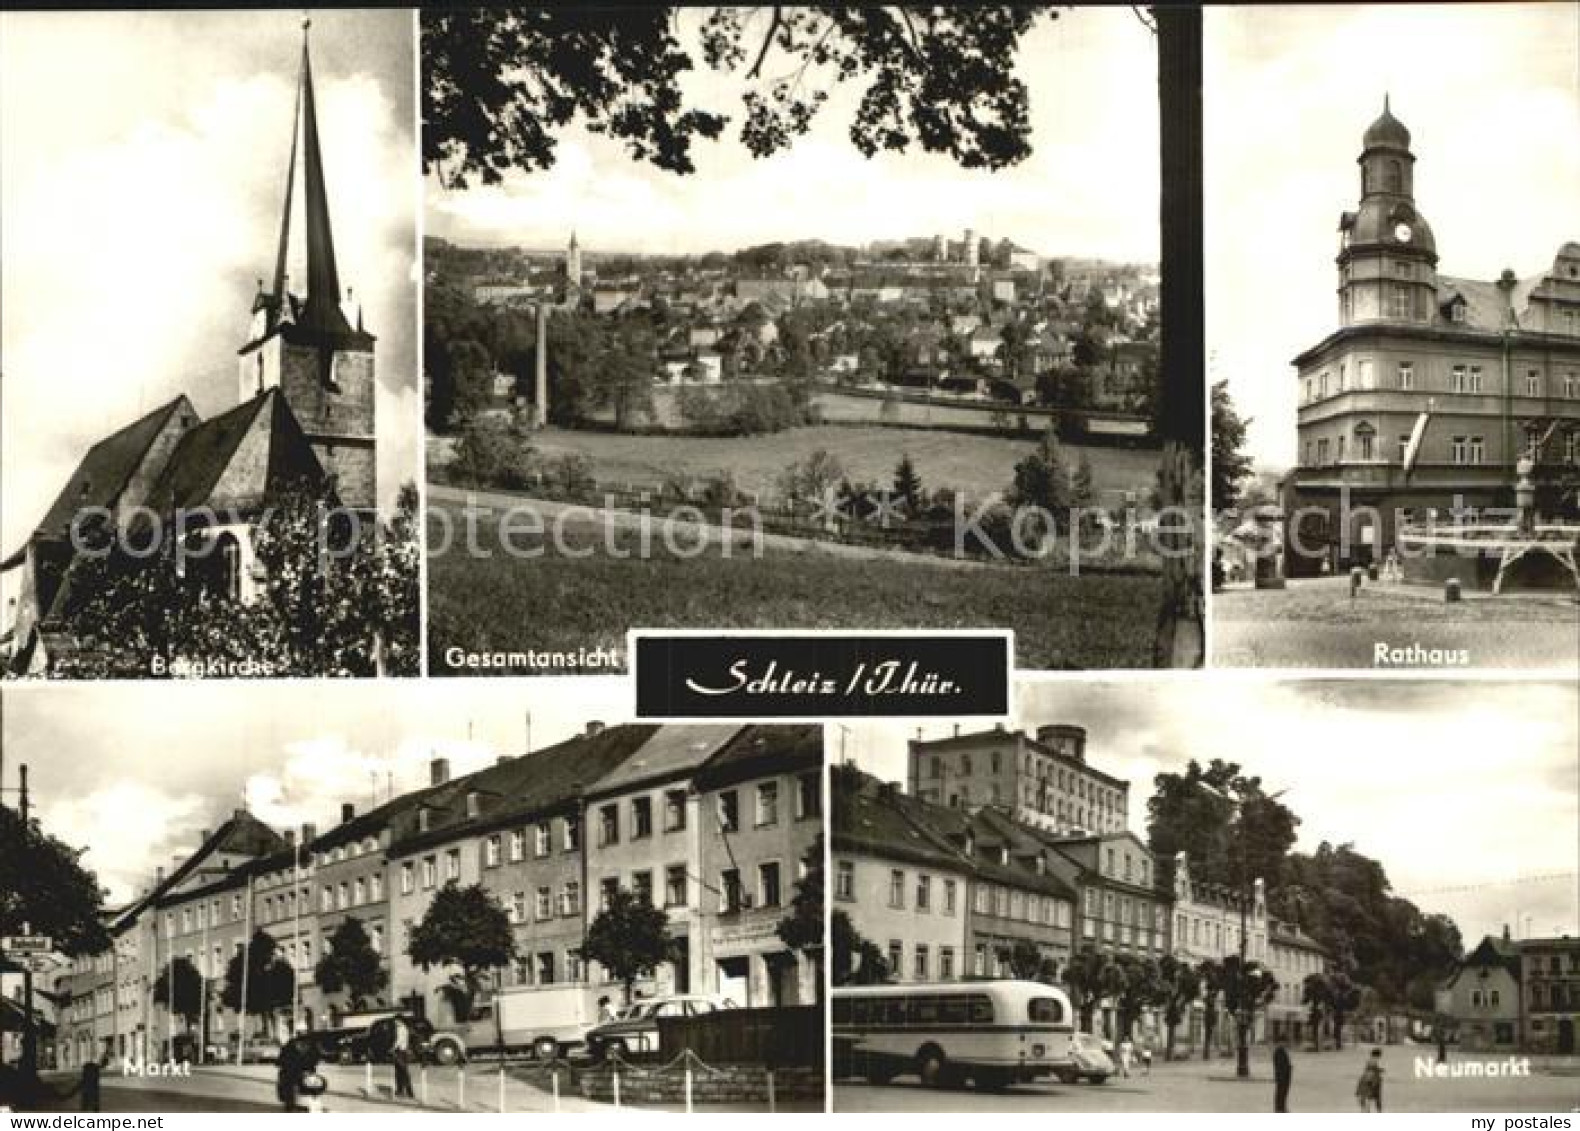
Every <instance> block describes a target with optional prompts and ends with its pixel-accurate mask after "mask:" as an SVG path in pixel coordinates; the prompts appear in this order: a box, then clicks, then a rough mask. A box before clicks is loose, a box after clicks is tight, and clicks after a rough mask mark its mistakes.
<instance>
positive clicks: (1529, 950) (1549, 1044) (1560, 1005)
mask: <svg viewBox="0 0 1580 1131" xmlns="http://www.w3.org/2000/svg"><path fill="white" fill-rule="evenodd" d="M1519 951H1520V983H1521V987H1522V989H1523V990H1524V1000H1525V1010H1524V1013H1525V1017H1524V1021H1525V1032H1524V1042H1525V1043H1524V1049H1525V1051H1526V1052H1539V1053H1558V1054H1559V1055H1561V1056H1570V1055H1572V1054H1573V1053H1574V1052H1575V1031H1576V1027H1577V1026H1580V939H1577V938H1571V937H1570V936H1568V935H1564V936H1562V937H1561V938H1550V939H1521V940H1520V944H1519Z"/></svg>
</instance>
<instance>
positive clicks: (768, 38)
mask: <svg viewBox="0 0 1580 1131" xmlns="http://www.w3.org/2000/svg"><path fill="white" fill-rule="evenodd" d="M780 22H781V19H780V14H779V5H777V4H775V5H774V8H773V18H772V19H770V20H769V21H768V34H767V35H765V36H763V45H762V47H761V48H760V49H759V50H758V52H757V62H755V63H753V64H752V69H751V70H749V71H747V72H746V77H747V78H749V79H755V78H757V77H758V76H759V75H761V74H762V73H763V63H764V62H765V61H766V60H767V59H768V52H769V50H770V49H771V48H772V47H773V45H774V36H776V35H778V34H779V25H780Z"/></svg>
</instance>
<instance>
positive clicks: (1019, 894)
mask: <svg viewBox="0 0 1580 1131" xmlns="http://www.w3.org/2000/svg"><path fill="white" fill-rule="evenodd" d="M903 803H904V804H905V805H906V806H908V807H911V811H912V814H913V819H914V820H916V821H917V822H918V823H921V824H925V825H927V826H928V827H930V828H931V829H933V830H934V831H935V832H937V833H939V834H940V835H942V836H943V837H944V838H945V839H946V840H948V842H949V843H950V844H951V845H952V846H953V847H954V848H955V849H956V850H957V851H959V852H960V854H961V855H962V856H964V857H965V859H966V860H967V861H968V862H969V864H970V868H971V876H970V883H969V885H968V887H967V892H966V902H965V905H966V956H967V966H966V968H965V969H964V970H963V971H961V973H962V974H965V975H970V976H973V977H979V978H997V977H1010V976H1014V975H1019V976H1021V977H1027V976H1031V975H1032V974H1036V975H1037V976H1039V977H1057V975H1058V972H1059V970H1061V969H1062V968H1063V965H1064V963H1065V962H1067V961H1068V960H1069V958H1070V954H1071V952H1072V943H1073V938H1074V922H1075V893H1074V891H1073V890H1072V889H1071V888H1070V886H1069V885H1068V884H1067V883H1065V881H1063V880H1061V879H1060V878H1059V877H1058V876H1057V875H1055V874H1054V872H1053V870H1052V866H1051V865H1050V859H1051V854H1052V851H1053V850H1052V849H1050V848H1049V847H1048V846H1047V845H1046V844H1044V843H1043V842H1042V841H1041V840H1040V839H1039V838H1038V837H1037V836H1036V835H1035V834H1034V833H1033V832H1032V831H1031V830H1029V829H1027V828H1025V827H1023V826H1021V825H1019V824H1017V823H1016V822H1015V821H1013V820H1012V819H1011V818H1010V817H1009V816H1008V814H1006V813H1005V812H1004V811H1003V810H1000V809H995V808H992V807H986V808H983V809H979V810H977V811H976V812H975V813H967V812H966V811H965V810H962V809H950V808H948V807H945V806H940V805H933V804H930V803H928V802H925V801H920V800H919V799H916V798H905V799H904V802H903ZM1028 946H1029V947H1030V948H1031V949H1030V951H1028V950H1027V947H1028ZM1033 952H1034V953H1035V955H1036V965H1035V967H1034V968H1032V967H1031V964H1030V962H1029V959H1030V956H1031V954H1032V953H1033ZM1022 955H1025V956H1026V958H1027V960H1028V961H1022V959H1021V956H1022Z"/></svg>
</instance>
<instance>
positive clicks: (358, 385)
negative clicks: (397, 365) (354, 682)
mask: <svg viewBox="0 0 1580 1131" xmlns="http://www.w3.org/2000/svg"><path fill="white" fill-rule="evenodd" d="M310 26H311V21H310V20H308V19H305V18H304V19H303V20H302V52H301V62H300V64H299V68H298V71H297V81H296V106H295V110H294V112H293V115H292V121H291V149H290V153H289V155H288V158H287V161H286V178H285V193H284V197H285V199H284V203H283V207H282V210H281V215H280V234H279V241H278V244H277V246H276V249H275V257H274V278H273V280H272V287H271V289H269V290H267V291H265V290H264V289H263V288H262V286H260V288H259V293H258V295H257V296H256V298H255V299H254V300H253V321H252V328H251V331H250V333H249V336H248V337H249V340H248V341H247V343H246V344H245V345H244V346H242V348H241V349H240V350H239V351H238V353H239V356H238V362H239V371H238V378H239V384H238V393H239V395H240V399H241V400H242V401H247V400H250V399H252V398H254V397H257V396H260V395H262V394H264V393H266V392H268V391H269V390H271V389H276V388H278V389H279V390H280V391H281V393H282V394H283V395H284V400H285V403H286V405H288V406H289V408H290V410H291V415H292V416H293V417H294V418H295V420H296V422H297V424H298V425H300V427H301V429H302V432H303V434H304V435H305V436H306V437H307V440H308V442H309V443H310V444H311V445H312V448H313V452H314V454H315V455H316V456H317V457H318V460H319V463H320V464H321V465H322V467H323V469H324V470H325V471H326V472H328V473H329V474H330V476H331V477H332V478H333V480H334V482H335V491H336V494H337V495H338V497H339V499H340V501H341V503H343V504H345V505H347V506H351V507H356V508H358V509H364V508H369V509H370V508H372V507H373V506H374V505H375V501H376V499H377V497H378V492H377V459H376V455H375V436H376V430H375V427H374V418H375V415H376V402H377V394H376V384H375V381H374V358H373V351H374V338H373V335H372V334H370V333H368V332H367V329H366V328H365V326H364V325H363V322H362V314H361V310H360V308H359V307H358V305H357V303H356V302H355V301H354V300H353V298H352V295H351V292H350V291H349V290H342V285H341V280H340V266H339V264H338V262H337V261H336V259H335V240H334V231H333V228H332V227H331V225H330V219H329V188H328V183H327V179H326V177H325V169H324V152H323V147H322V144H321V142H320V140H319V135H318V99H317V92H316V91H315V90H314V88H313V63H312V54H311V51H310V49H309V45H308V29H309V28H310ZM298 178H300V181H301V183H300V184H298V183H297V181H298ZM293 287H294V288H295V289H296V292H297V293H293Z"/></svg>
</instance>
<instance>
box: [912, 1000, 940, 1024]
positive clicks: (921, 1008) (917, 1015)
mask: <svg viewBox="0 0 1580 1131" xmlns="http://www.w3.org/2000/svg"><path fill="white" fill-rule="evenodd" d="M911 1024H913V1025H936V1024H938V999H937V998H935V997H918V998H912V999H911Z"/></svg>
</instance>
